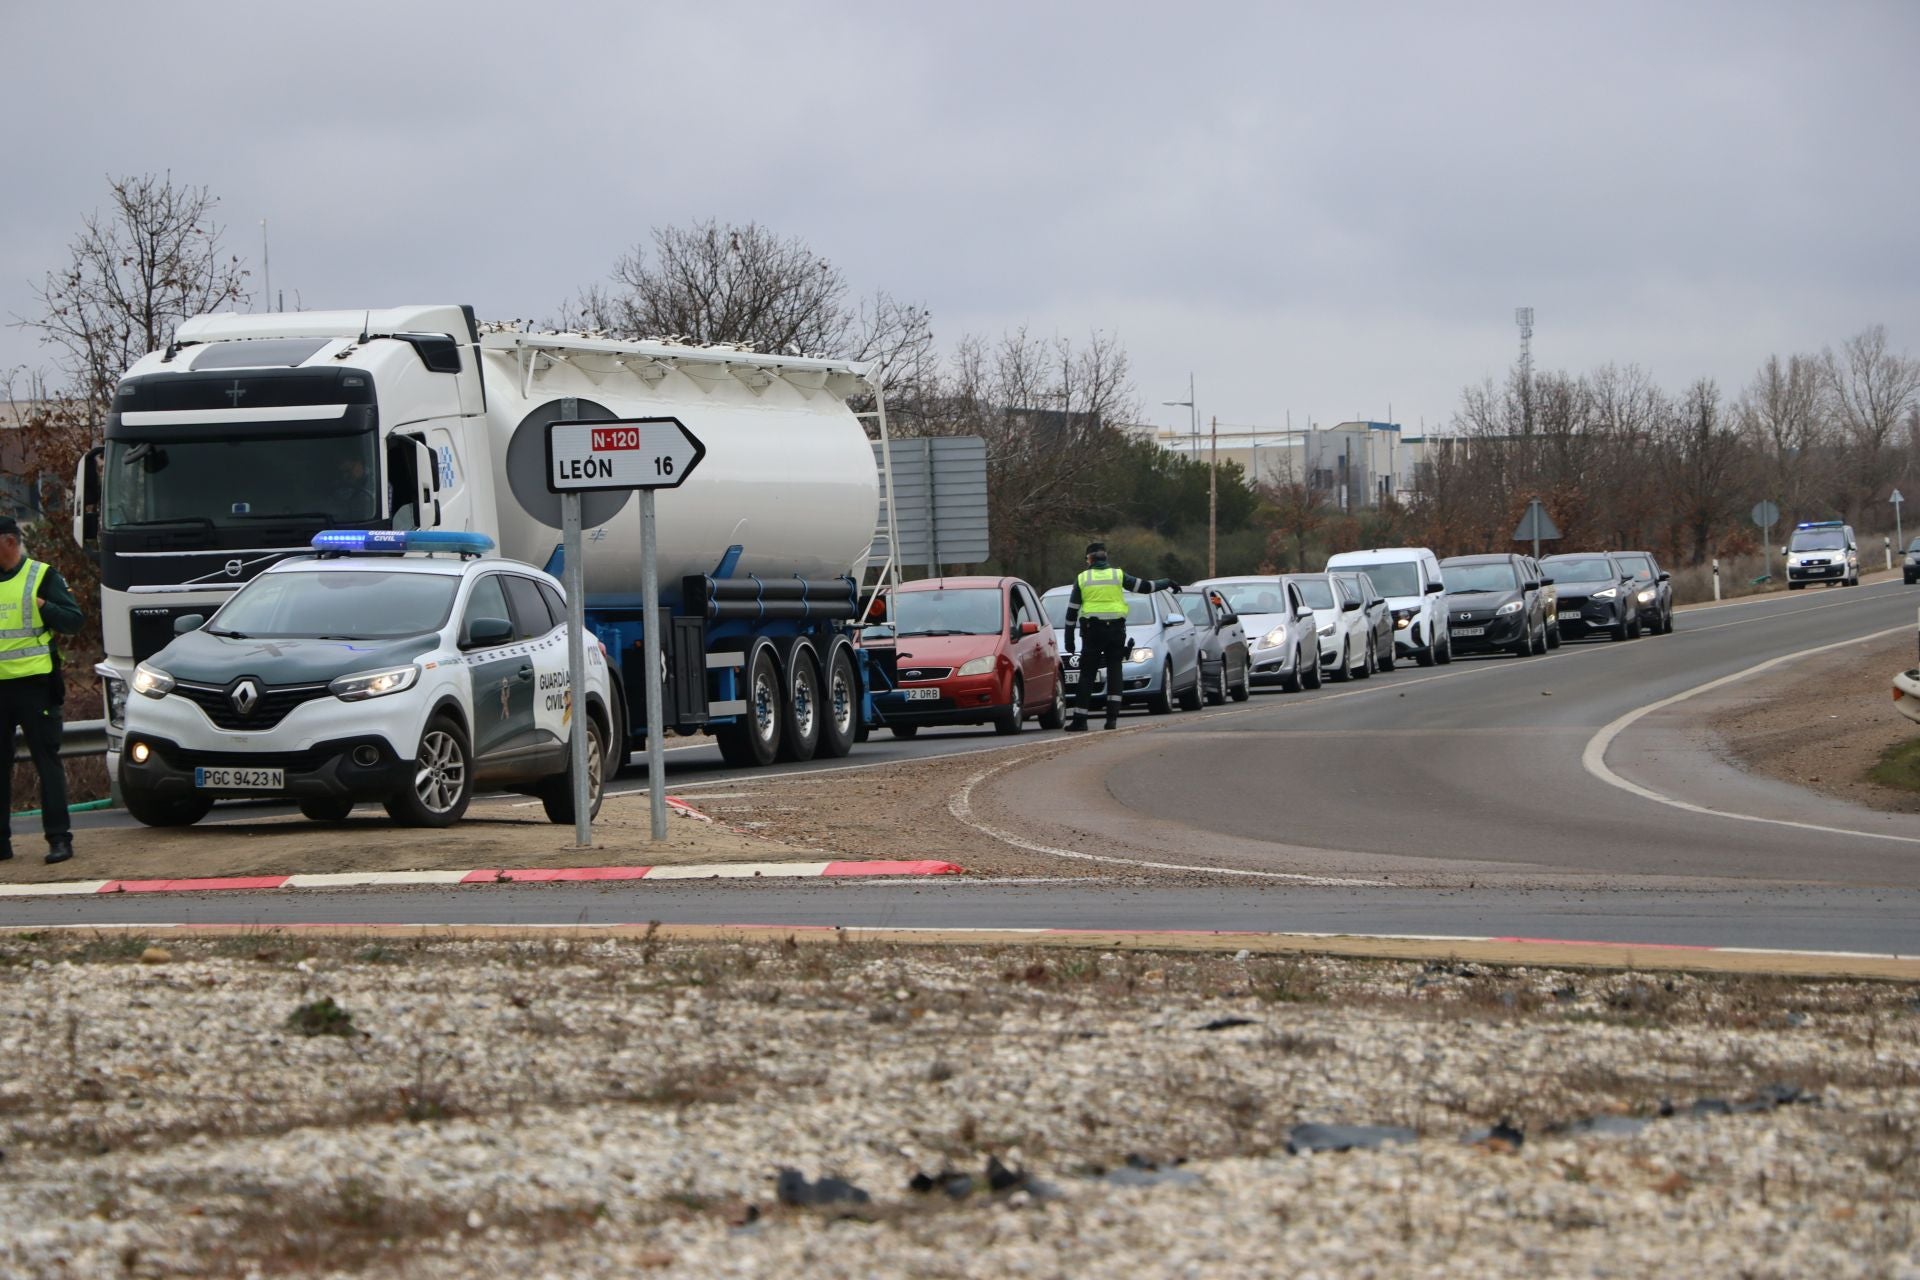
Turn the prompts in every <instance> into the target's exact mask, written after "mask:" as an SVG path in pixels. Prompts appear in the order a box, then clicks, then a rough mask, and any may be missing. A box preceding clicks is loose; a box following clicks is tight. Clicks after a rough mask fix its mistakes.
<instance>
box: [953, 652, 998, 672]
mask: <svg viewBox="0 0 1920 1280" xmlns="http://www.w3.org/2000/svg"><path fill="white" fill-rule="evenodd" d="M991 670H993V655H992V654H990V653H983V654H981V655H980V656H979V657H977V658H969V659H968V660H967V661H965V662H963V663H961V664H960V669H959V670H958V671H956V672H954V673H953V674H955V675H957V676H983V675H985V674H987V672H989V671H991Z"/></svg>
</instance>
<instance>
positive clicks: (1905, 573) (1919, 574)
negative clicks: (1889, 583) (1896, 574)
mask: <svg viewBox="0 0 1920 1280" xmlns="http://www.w3.org/2000/svg"><path fill="white" fill-rule="evenodd" d="M1900 580H1901V581H1902V582H1905V583H1906V584H1907V585H1908V586H1912V585H1913V584H1914V583H1916V582H1920V538H1915V539H1914V540H1913V541H1912V542H1909V543H1908V544H1907V558H1906V559H1905V560H1902V561H1901V562H1900Z"/></svg>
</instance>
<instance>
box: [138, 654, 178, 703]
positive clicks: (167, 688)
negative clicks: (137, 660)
mask: <svg viewBox="0 0 1920 1280" xmlns="http://www.w3.org/2000/svg"><path fill="white" fill-rule="evenodd" d="M133 691H134V692H135V693H143V694H145V695H146V696H147V697H149V698H164V697H166V696H167V695H168V694H170V693H172V692H173V677H172V676H170V675H168V674H167V673H166V672H164V671H162V670H161V669H160V668H158V667H156V666H154V665H152V664H151V663H146V662H143V663H141V664H140V665H139V666H137V667H135V668H134V669H133Z"/></svg>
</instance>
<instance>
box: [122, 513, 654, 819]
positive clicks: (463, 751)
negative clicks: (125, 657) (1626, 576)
mask: <svg viewBox="0 0 1920 1280" xmlns="http://www.w3.org/2000/svg"><path fill="white" fill-rule="evenodd" d="M313 545H314V547H315V549H316V552H317V554H316V555H313V556H302V557H297V558H292V559H287V560H282V561H280V562H279V563H278V564H275V565H273V566H271V567H270V568H268V569H266V570H265V571H264V572H262V573H261V574H260V575H259V576H258V577H256V578H254V579H253V581H251V582H249V583H248V584H247V585H246V586H244V587H242V588H241V589H240V590H239V591H237V592H235V593H234V595H233V596H232V597H231V598H230V599H228V600H227V601H226V602H225V603H224V604H222V605H221V606H220V609H219V611H218V612H217V613H215V614H214V615H213V617H212V618H211V619H208V620H203V619H202V618H201V617H200V616H199V615H196V614H189V615H187V616H186V617H183V618H181V619H180V620H179V621H178V622H177V623H175V626H174V629H175V631H176V633H177V634H176V635H175V637H174V639H173V641H172V643H170V644H168V645H167V647H166V648H164V649H162V650H160V651H159V652H158V653H156V654H154V655H153V657H151V658H149V659H148V660H147V661H145V662H143V663H141V664H140V665H139V667H138V668H137V669H136V671H135V672H134V676H133V680H132V685H133V692H132V695H131V696H130V697H129V698H128V699H127V726H126V740H125V741H126V746H125V749H124V750H123V751H122V752H121V755H120V789H121V794H122V797H123V798H124V800H125V802H126V806H127V810H128V812H130V813H131V814H132V815H133V816H134V817H135V818H137V819H139V820H140V821H141V822H144V823H146V824H148V825H149V826H185V825H188V824H190V823H194V822H198V821H199V820H200V819H201V818H203V817H205V816H206V814H207V811H208V810H209V809H211V808H212V806H213V803H214V801H215V800H217V799H221V798H232V797H239V796H249V797H261V796H282V797H286V798H287V799H290V800H293V801H295V802H297V803H298V804H299V806H300V811H301V812H302V813H304V814H305V815H306V816H307V817H309V818H313V819H315V820H317V821H337V820H339V819H341V818H344V817H346V816H347V814H348V813H349V812H350V811H351V810H352V809H353V807H354V805H355V804H357V803H360V802H362V801H375V800H377V801H380V802H381V803H383V804H384V805H385V806H386V808H387V812H388V813H389V814H390V815H392V817H393V819H394V820H395V821H396V822H399V823H402V824H404V825H407V826H422V827H443V826H448V825H450V824H452V823H454V822H457V821H459V819H460V816H461V815H462V814H463V813H464V812H466V808H467V803H468V801H469V800H470V799H471V798H472V796H473V792H474V789H475V788H476V787H480V786H485V787H495V788H514V789H519V790H525V791H528V792H531V793H533V794H535V795H538V796H539V797H540V798H541V800H542V801H544V802H545V806H546V812H547V817H548V818H550V819H551V820H552V821H554V822H569V823H570V822H572V821H573V790H572V786H571V771H570V767H569V761H570V752H569V749H568V743H569V736H570V734H571V733H572V719H573V715H574V711H575V704H574V697H573V690H572V682H571V680H570V679H569V676H568V663H567V625H566V606H565V604H564V602H563V599H562V596H561V593H560V585H559V583H557V582H555V581H554V580H553V579H552V578H550V577H548V576H547V575H546V574H544V573H541V572H540V571H539V570H537V569H532V568H529V567H527V566H526V565H522V564H516V563H512V562H509V561H505V560H499V559H481V558H480V557H481V556H482V555H484V554H485V553H486V552H488V551H490V550H492V547H493V543H492V540H491V539H489V538H487V537H485V536H484V535H479V534H466V533H455V532H451V531H445V532H440V531H430V532H425V533H422V532H419V531H414V532H407V533H390V532H385V531H374V532H366V531H358V530H347V531H335V532H327V533H321V534H319V535H317V536H316V537H315V538H314V540H313ZM409 552H411V553H419V552H425V554H406V553H409ZM586 657H587V682H586V683H587V692H586V726H587V734H588V741H587V746H588V752H587V754H588V767H587V772H588V777H587V784H588V795H589V797H590V803H591V805H592V807H593V809H594V810H596V811H597V810H598V809H599V806H600V793H601V783H602V779H603V778H604V777H605V774H606V769H607V766H608V764H609V762H610V760H611V759H613V758H616V757H614V756H613V755H612V754H611V744H613V743H616V742H621V741H623V739H622V737H621V736H620V735H621V734H622V733H623V732H624V730H623V728H622V721H621V718H620V713H619V712H620V709H619V708H618V707H617V705H616V704H615V703H614V702H613V701H612V700H611V699H610V697H609V695H608V689H609V684H610V682H609V680H608V677H607V662H606V655H605V654H604V652H603V651H602V650H601V648H600V645H599V643H598V641H595V640H592V639H589V642H588V644H587V646H586Z"/></svg>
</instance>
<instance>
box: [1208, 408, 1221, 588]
mask: <svg viewBox="0 0 1920 1280" xmlns="http://www.w3.org/2000/svg"><path fill="white" fill-rule="evenodd" d="M1219 520H1220V419H1219V418H1218V417H1215V418H1214V419H1213V447H1212V449H1211V451H1210V452H1209V455H1208V457H1207V576H1208V577H1209V578H1212V577H1217V576H1218V575H1219V573H1220V564H1219V554H1218V549H1219V545H1220V538H1219Z"/></svg>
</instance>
